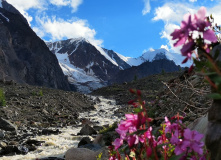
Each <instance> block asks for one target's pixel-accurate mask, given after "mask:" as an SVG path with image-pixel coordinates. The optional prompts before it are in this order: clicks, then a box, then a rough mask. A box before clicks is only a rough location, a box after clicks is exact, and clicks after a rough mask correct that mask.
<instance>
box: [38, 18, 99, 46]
mask: <svg viewBox="0 0 221 160" xmlns="http://www.w3.org/2000/svg"><path fill="white" fill-rule="evenodd" d="M36 19H37V21H38V23H39V25H40V27H39V28H38V29H35V31H36V32H37V34H38V35H39V36H40V37H43V36H46V35H49V36H50V37H51V40H52V41H55V40H61V39H64V38H78V37H84V38H86V39H88V40H89V41H90V42H91V43H93V44H95V45H101V44H102V42H103V41H102V40H97V39H95V35H96V31H95V30H94V29H91V28H89V25H88V22H87V21H86V20H81V19H75V20H68V21H65V20H63V19H56V17H53V18H49V17H43V18H39V17H38V18H36ZM41 31H43V32H41Z"/></svg>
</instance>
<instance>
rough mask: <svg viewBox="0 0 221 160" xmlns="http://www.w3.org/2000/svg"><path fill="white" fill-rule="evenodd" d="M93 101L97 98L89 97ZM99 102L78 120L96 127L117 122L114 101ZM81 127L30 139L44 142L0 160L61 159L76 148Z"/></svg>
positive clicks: (103, 99)
mask: <svg viewBox="0 0 221 160" xmlns="http://www.w3.org/2000/svg"><path fill="white" fill-rule="evenodd" d="M91 98H93V99H95V98H97V97H94V96H93V97H91ZM98 98H99V99H100V102H99V103H97V104H96V105H95V108H96V109H95V110H92V111H90V112H84V113H80V115H79V118H86V119H90V121H91V122H92V123H93V124H95V125H96V126H103V125H106V124H112V123H114V122H115V121H119V120H120V118H119V117H117V116H115V115H114V111H116V110H117V109H118V108H119V106H117V105H116V102H115V101H114V100H110V99H105V98H103V97H98ZM81 128H82V126H81V125H80V124H79V125H78V127H76V126H68V127H65V128H58V129H59V130H60V131H61V132H62V133H61V134H58V135H49V136H37V137H35V138H32V139H36V140H38V141H45V143H43V144H42V146H39V147H38V148H37V150H35V151H33V152H28V154H26V155H15V156H4V157H0V159H1V160H36V159H37V158H46V157H59V158H63V157H64V154H65V152H66V151H67V150H68V149H69V148H71V147H77V145H78V142H79V141H80V139H81V138H82V136H77V133H79V131H80V130H81Z"/></svg>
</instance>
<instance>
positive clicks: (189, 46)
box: [181, 41, 196, 59]
mask: <svg viewBox="0 0 221 160" xmlns="http://www.w3.org/2000/svg"><path fill="white" fill-rule="evenodd" d="M195 46H196V43H195V42H194V41H189V42H188V43H186V44H184V45H183V48H182V49H181V53H182V55H183V56H186V57H188V58H189V59H190V58H191V56H190V55H191V52H192V51H193V50H194V49H195Z"/></svg>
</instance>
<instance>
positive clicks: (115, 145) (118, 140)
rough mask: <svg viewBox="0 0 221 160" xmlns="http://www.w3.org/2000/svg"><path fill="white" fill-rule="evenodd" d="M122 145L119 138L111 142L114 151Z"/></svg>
mask: <svg viewBox="0 0 221 160" xmlns="http://www.w3.org/2000/svg"><path fill="white" fill-rule="evenodd" d="M122 144H123V140H122V139H120V138H117V139H115V141H114V142H113V145H114V148H115V150H117V149H118V148H119V147H120V146H121V145H122Z"/></svg>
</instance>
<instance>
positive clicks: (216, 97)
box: [207, 93, 221, 99]
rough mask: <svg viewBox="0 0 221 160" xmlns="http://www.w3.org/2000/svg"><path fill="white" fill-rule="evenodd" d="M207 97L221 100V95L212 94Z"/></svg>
mask: <svg viewBox="0 0 221 160" xmlns="http://www.w3.org/2000/svg"><path fill="white" fill-rule="evenodd" d="M207 97H209V98H212V99H221V94H219V93H211V94H208V95H207Z"/></svg>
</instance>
